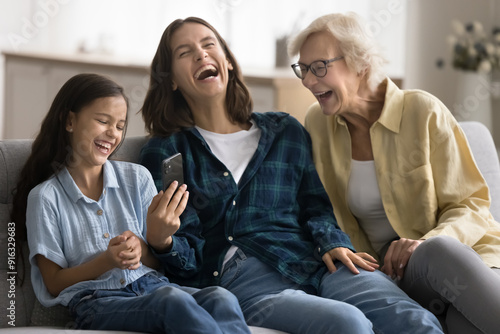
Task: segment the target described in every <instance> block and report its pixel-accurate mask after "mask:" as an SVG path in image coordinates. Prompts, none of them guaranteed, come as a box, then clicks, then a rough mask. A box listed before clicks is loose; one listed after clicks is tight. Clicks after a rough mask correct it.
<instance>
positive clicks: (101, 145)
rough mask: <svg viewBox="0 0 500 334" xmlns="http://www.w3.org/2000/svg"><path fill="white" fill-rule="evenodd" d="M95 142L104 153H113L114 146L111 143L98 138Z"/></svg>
mask: <svg viewBox="0 0 500 334" xmlns="http://www.w3.org/2000/svg"><path fill="white" fill-rule="evenodd" d="M94 144H95V146H96V147H97V149H98V150H99V151H100V152H102V153H104V154H109V153H111V147H112V145H111V143H109V142H106V141H103V140H96V141H94Z"/></svg>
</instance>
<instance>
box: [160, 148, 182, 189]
mask: <svg viewBox="0 0 500 334" xmlns="http://www.w3.org/2000/svg"><path fill="white" fill-rule="evenodd" d="M161 176H162V178H161V180H162V183H163V191H165V189H167V188H168V187H169V186H170V185H171V184H172V182H174V181H177V182H178V183H179V185H178V187H180V186H181V185H182V184H183V183H184V173H183V171H182V154H180V153H177V154H174V155H172V156H170V157H168V158H166V159H165V160H163V161H162V163H161Z"/></svg>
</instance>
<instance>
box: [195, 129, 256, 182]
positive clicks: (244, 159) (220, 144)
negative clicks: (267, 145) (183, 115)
mask: <svg viewBox="0 0 500 334" xmlns="http://www.w3.org/2000/svg"><path fill="white" fill-rule="evenodd" d="M251 123H252V127H251V128H250V129H249V130H248V131H246V130H241V131H238V132H234V133H228V134H221V133H215V132H210V131H207V130H205V129H202V128H200V127H198V126H196V129H197V130H198V131H199V132H200V134H201V135H202V137H203V138H204V139H205V141H206V142H207V144H208V146H209V147H210V150H211V151H212V153H213V154H214V155H215V156H216V157H217V159H219V160H220V161H221V162H222V163H223V164H224V165H225V166H226V167H227V169H229V171H230V172H231V174H232V176H233V179H234V182H236V184H238V182H239V181H240V178H241V176H242V175H243V172H244V171H245V169H246V168H247V166H248V163H249V162H250V159H252V157H253V155H254V153H255V150H257V146H258V145H259V139H260V134H261V130H260V129H259V128H258V127H257V125H255V123H254V121H253V120H252V121H251Z"/></svg>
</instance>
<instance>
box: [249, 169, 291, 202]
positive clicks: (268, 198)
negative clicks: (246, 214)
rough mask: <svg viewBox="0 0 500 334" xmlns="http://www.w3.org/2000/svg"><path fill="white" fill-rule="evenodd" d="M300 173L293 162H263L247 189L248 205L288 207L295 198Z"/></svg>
mask: <svg viewBox="0 0 500 334" xmlns="http://www.w3.org/2000/svg"><path fill="white" fill-rule="evenodd" d="M299 185H300V173H299V171H298V168H297V167H296V166H295V165H293V164H286V163H279V162H265V163H263V164H262V165H261V167H260V168H259V170H258V171H257V174H256V175H255V177H254V181H253V182H251V185H250V191H249V200H250V203H249V204H250V205H251V206H255V207H260V208H279V207H288V208H290V207H291V206H292V205H294V204H295V202H296V199H297V189H298V186H299Z"/></svg>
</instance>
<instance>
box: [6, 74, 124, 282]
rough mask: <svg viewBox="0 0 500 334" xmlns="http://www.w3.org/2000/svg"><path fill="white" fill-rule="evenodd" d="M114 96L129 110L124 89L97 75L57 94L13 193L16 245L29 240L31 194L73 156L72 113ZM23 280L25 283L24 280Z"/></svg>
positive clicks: (72, 82) (77, 79) (81, 77)
mask: <svg viewBox="0 0 500 334" xmlns="http://www.w3.org/2000/svg"><path fill="white" fill-rule="evenodd" d="M112 96H123V98H124V99H125V101H126V102H127V106H128V100H127V97H126V96H125V94H124V92H123V88H122V87H121V86H119V85H118V84H117V83H115V82H114V81H112V80H110V79H108V78H106V77H103V76H101V75H98V74H78V75H75V76H74V77H72V78H70V79H69V80H68V81H67V82H66V83H65V84H64V85H63V86H62V87H61V89H60V90H59V92H58V93H57V95H56V97H55V98H54V101H53V102H52V105H51V106H50V109H49V112H48V113H47V115H46V116H45V118H44V120H43V121H42V125H41V128H40V132H39V133H38V135H37V137H36V138H35V140H34V141H33V145H32V148H31V154H30V155H29V157H28V160H27V161H26V163H25V164H24V167H23V169H22V170H21V173H20V176H19V180H18V183H17V186H16V188H15V189H14V196H13V207H12V213H11V219H12V220H11V221H12V222H14V223H15V225H16V238H17V240H18V241H19V242H17V243H16V245H20V242H21V241H25V240H26V239H27V232H26V207H27V202H28V194H29V192H30V191H31V189H33V188H34V187H35V186H37V185H38V184H40V183H42V182H44V181H45V180H47V179H48V178H50V177H51V176H52V175H54V174H56V173H58V172H59V171H60V170H61V169H62V168H63V167H64V166H65V165H66V164H67V162H69V160H68V159H69V157H70V156H71V152H72V150H71V143H70V137H69V135H68V132H67V131H66V122H67V119H68V115H69V112H70V111H72V112H74V113H78V112H79V111H80V110H82V108H84V107H86V106H88V105H90V104H91V103H92V102H93V101H95V100H96V99H99V98H103V97H112ZM127 118H128V117H127ZM123 136H125V131H124V132H123ZM120 144H121V143H120ZM116 150H118V147H117V149H116ZM116 150H115V151H116ZM17 251H18V253H17V257H18V259H19V260H23V256H22V249H21V248H19V247H18V249H17ZM17 263H18V262H17ZM19 267H20V266H18V268H19ZM18 273H19V270H18ZM20 278H21V281H22V280H23V279H24V276H20Z"/></svg>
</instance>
